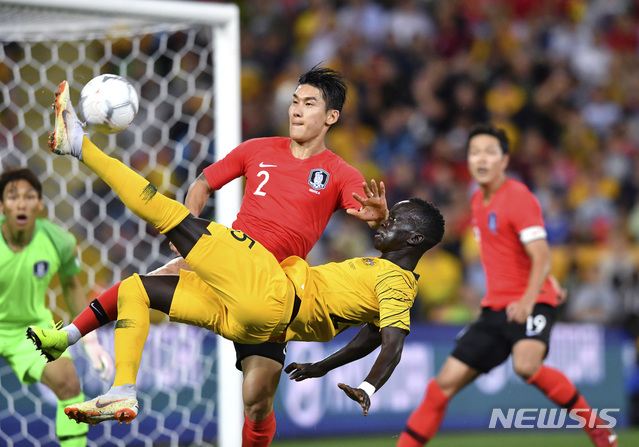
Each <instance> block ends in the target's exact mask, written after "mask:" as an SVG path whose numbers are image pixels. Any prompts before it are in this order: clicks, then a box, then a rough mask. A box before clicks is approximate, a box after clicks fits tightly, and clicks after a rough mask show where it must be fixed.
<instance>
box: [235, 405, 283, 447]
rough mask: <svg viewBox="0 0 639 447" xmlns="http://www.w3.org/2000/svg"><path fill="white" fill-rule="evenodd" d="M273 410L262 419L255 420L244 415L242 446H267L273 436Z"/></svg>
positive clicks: (274, 422) (274, 425)
mask: <svg viewBox="0 0 639 447" xmlns="http://www.w3.org/2000/svg"><path fill="white" fill-rule="evenodd" d="M276 425H277V423H276V421H275V412H273V411H271V414H269V415H268V417H267V418H266V419H264V420H263V421H259V422H255V421H252V420H250V419H249V418H248V417H247V416H246V414H245V415H244V427H242V447H268V446H269V445H270V444H271V441H272V440H273V437H274V436H275V427H276Z"/></svg>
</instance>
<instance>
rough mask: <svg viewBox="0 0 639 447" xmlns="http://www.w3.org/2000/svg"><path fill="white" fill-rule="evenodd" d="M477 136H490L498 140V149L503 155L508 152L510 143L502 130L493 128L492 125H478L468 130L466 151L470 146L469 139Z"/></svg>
mask: <svg viewBox="0 0 639 447" xmlns="http://www.w3.org/2000/svg"><path fill="white" fill-rule="evenodd" d="M477 135H490V136H493V137H495V138H497V140H499V147H501V151H502V152H503V153H504V154H508V153H509V152H510V142H509V141H508V137H507V136H506V132H504V130H503V129H500V128H498V127H495V126H493V125H492V124H478V125H476V126H474V127H473V128H472V129H470V132H469V133H468V140H466V150H468V145H469V144H470V139H471V138H473V137H474V136H477Z"/></svg>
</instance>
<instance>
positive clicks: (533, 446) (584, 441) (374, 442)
mask: <svg viewBox="0 0 639 447" xmlns="http://www.w3.org/2000/svg"><path fill="white" fill-rule="evenodd" d="M618 435H619V445H620V446H621V447H624V446H639V429H634V430H624V431H620V432H619V433H618ZM396 443H397V437H396V436H391V435H388V436H376V437H367V438H363V437H351V438H319V439H318V438H315V439H313V438H307V439H295V440H281V441H278V440H277V438H276V440H274V441H273V443H272V444H271V447H293V446H296V447H300V446H301V447H393V446H395V444H396ZM460 446H461V447H495V446H508V447H510V446H516V447H554V446H559V447H580V446H584V447H590V446H592V444H591V443H590V440H589V439H588V438H587V437H586V434H585V433H583V432H582V431H581V430H560V431H551V430H526V431H524V430H521V429H520V430H517V431H512V432H506V431H499V432H492V433H487V432H459V433H441V434H439V435H437V436H436V437H435V438H434V439H433V441H432V442H430V443H428V447H460Z"/></svg>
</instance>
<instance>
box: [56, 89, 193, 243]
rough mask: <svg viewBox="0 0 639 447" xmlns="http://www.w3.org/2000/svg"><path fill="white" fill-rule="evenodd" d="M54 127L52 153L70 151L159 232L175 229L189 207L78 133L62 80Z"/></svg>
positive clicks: (78, 121) (75, 117)
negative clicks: (164, 192) (168, 195)
mask: <svg viewBox="0 0 639 447" xmlns="http://www.w3.org/2000/svg"><path fill="white" fill-rule="evenodd" d="M54 107H55V109H56V116H55V130H54V132H53V133H52V134H51V136H50V138H49V148H50V149H51V151H52V152H54V153H56V154H62V155H66V154H71V155H73V156H74V157H76V158H78V159H80V160H82V161H83V162H84V164H85V165H87V166H88V167H89V168H90V169H91V170H92V171H93V172H95V173H96V174H98V175H99V176H100V178H102V180H104V181H105V182H106V183H107V184H108V185H109V186H110V187H111V189H113V191H114V192H115V193H116V194H117V195H118V196H119V197H120V199H121V200H122V202H124V204H125V205H126V206H127V207H128V208H129V209H130V210H131V211H133V212H134V213H135V214H136V215H138V216H139V217H140V218H142V219H144V220H145V221H146V222H148V223H150V224H151V225H153V226H154V227H155V228H157V229H158V230H159V231H160V232H161V233H163V234H164V233H166V232H167V231H169V230H171V229H172V228H175V227H176V226H177V225H178V224H179V223H180V222H181V221H182V220H184V218H185V217H186V216H188V215H189V214H190V213H189V210H188V209H187V208H186V207H185V206H184V205H182V204H181V203H179V202H177V201H175V200H171V199H169V198H168V197H166V196H163V195H162V194H160V193H158V191H157V188H156V187H155V186H153V185H152V184H151V183H149V182H148V181H147V180H145V179H144V178H143V177H142V176H140V175H138V174H137V173H135V172H134V171H133V170H132V169H130V168H129V167H127V166H125V165H124V164H123V163H121V162H120V161H118V160H116V159H115V158H112V157H109V156H108V155H106V154H104V153H103V152H102V151H101V150H100V149H98V148H97V147H96V146H95V145H94V144H93V143H92V142H91V140H89V139H88V138H86V136H85V135H84V133H83V132H81V129H82V126H81V123H80V120H79V119H78V117H77V115H76V113H75V111H74V110H73V107H72V106H71V102H70V101H69V87H68V85H67V83H66V81H63V82H62V83H61V84H60V87H59V89H58V94H57V97H56V101H55V103H54Z"/></svg>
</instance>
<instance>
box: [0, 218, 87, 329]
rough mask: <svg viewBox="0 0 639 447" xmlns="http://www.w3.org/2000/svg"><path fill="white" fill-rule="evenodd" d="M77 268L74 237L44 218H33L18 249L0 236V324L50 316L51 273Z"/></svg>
mask: <svg viewBox="0 0 639 447" xmlns="http://www.w3.org/2000/svg"><path fill="white" fill-rule="evenodd" d="M4 219H5V218H4V216H2V217H0V226H1V225H2V223H3V222H4ZM80 270H81V268H80V260H79V259H78V253H77V250H76V241H75V237H74V236H73V235H72V234H71V233H69V232H67V231H65V230H63V229H62V228H60V227H59V226H57V225H56V224H54V223H52V222H50V221H48V220H46V219H37V220H36V225H35V232H34V234H33V239H31V242H29V245H27V246H26V247H25V249H24V250H22V251H21V252H20V253H14V252H13V251H11V250H10V249H9V247H8V246H7V243H6V241H5V240H4V238H3V237H2V236H0V328H1V327H4V328H9V327H13V326H28V325H29V324H31V323H33V322H34V321H41V320H43V319H44V320H46V319H50V318H51V311H50V310H49V309H48V308H47V306H46V294H47V289H48V288H49V283H50V282H51V279H52V278H53V275H55V274H56V273H58V274H59V275H60V277H61V278H68V277H70V276H73V275H77V274H78V273H79V272H80Z"/></svg>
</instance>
